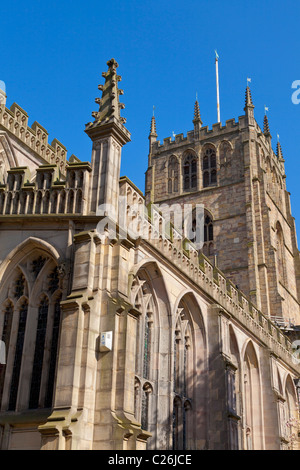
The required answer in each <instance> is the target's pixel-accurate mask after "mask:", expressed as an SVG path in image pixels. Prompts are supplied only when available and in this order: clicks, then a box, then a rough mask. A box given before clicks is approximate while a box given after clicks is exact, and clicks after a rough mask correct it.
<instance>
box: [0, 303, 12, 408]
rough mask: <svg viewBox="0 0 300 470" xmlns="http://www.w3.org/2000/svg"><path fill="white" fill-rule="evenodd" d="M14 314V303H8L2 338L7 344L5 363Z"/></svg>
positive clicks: (0, 378) (1, 376) (0, 380)
mask: <svg viewBox="0 0 300 470" xmlns="http://www.w3.org/2000/svg"><path fill="white" fill-rule="evenodd" d="M13 313H14V306H13V303H12V302H10V301H8V303H7V305H6V306H5V307H4V319H3V326H2V336H1V341H3V343H4V344H5V356H6V357H5V362H7V353H8V351H9V344H10V336H11V326H12V319H13ZM5 369H6V367H3V368H2V369H1V370H0V405H1V399H2V393H3V384H4V376H5Z"/></svg>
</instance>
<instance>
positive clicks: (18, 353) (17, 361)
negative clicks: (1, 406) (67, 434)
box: [8, 299, 28, 410]
mask: <svg viewBox="0 0 300 470" xmlns="http://www.w3.org/2000/svg"><path fill="white" fill-rule="evenodd" d="M27 313H28V300H27V299H26V300H24V301H23V302H22V304H21V306H20V308H19V311H18V314H19V325H18V332H17V338H16V350H15V357H14V363H13V370H12V379H11V383H10V394H9V404H8V409H9V410H15V408H16V403H17V396H18V389H19V379H20V371H21V363H22V356H23V346H24V337H25V329H26V322H27Z"/></svg>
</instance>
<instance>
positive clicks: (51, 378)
mask: <svg viewBox="0 0 300 470" xmlns="http://www.w3.org/2000/svg"><path fill="white" fill-rule="evenodd" d="M61 297H62V296H61V294H59V295H58V297H57V299H56V300H55V304H54V319H53V327H52V339H51V350H50V361H49V373H48V383H47V392H46V398H45V407H46V408H50V407H51V406H52V400H53V390H54V382H55V370H56V362H57V348H58V335H59V325H60V315H61V311H60V302H61Z"/></svg>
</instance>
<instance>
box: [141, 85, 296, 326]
mask: <svg viewBox="0 0 300 470" xmlns="http://www.w3.org/2000/svg"><path fill="white" fill-rule="evenodd" d="M193 123H194V129H193V130H191V131H189V132H187V135H186V137H184V136H183V134H178V135H176V136H175V139H174V140H171V138H170V137H168V138H165V139H164V140H163V143H161V142H159V141H158V140H157V134H156V131H155V133H154V132H153V129H156V123H155V120H154V118H152V122H151V132H150V136H149V139H150V146H149V158H148V160H149V164H148V169H147V172H146V200H147V201H148V202H150V201H151V202H153V203H155V204H180V205H181V206H184V205H185V204H192V205H193V206H196V204H203V205H204V208H205V218H206V222H205V230H204V246H203V249H202V251H203V253H204V254H205V255H206V256H208V257H209V258H210V259H211V260H214V262H216V264H217V266H218V267H219V268H220V269H221V270H222V271H223V272H224V273H225V274H226V276H227V277H228V278H229V279H230V280H231V281H232V282H233V283H234V284H235V285H238V287H239V288H240V289H241V290H242V291H243V292H244V293H245V294H246V295H247V296H248V297H249V298H250V299H251V300H252V301H253V302H254V303H255V304H256V305H257V306H258V308H260V309H262V310H263V311H264V312H265V313H266V314H267V315H269V316H271V317H279V318H286V319H289V320H290V321H291V322H294V323H297V324H299V322H300V317H299V300H300V283H299V282H300V278H299V272H300V271H299V269H300V265H299V251H298V248H297V239H296V232H295V224H294V219H293V217H292V215H291V208H290V197H289V193H288V191H287V188H286V174H285V168H284V158H283V154H282V150H281V146H280V144H279V143H278V144H277V151H276V153H275V152H274V151H273V149H272V137H271V134H270V129H269V123H268V119H267V116H266V115H265V117H264V125H263V130H261V128H260V126H259V125H258V123H257V122H256V121H255V119H254V105H253V101H252V97H251V92H250V88H249V87H247V89H246V99H245V107H244V115H242V116H240V117H239V118H238V120H237V121H235V120H234V119H232V120H228V121H226V124H225V125H224V126H222V125H221V123H217V124H214V125H213V126H212V129H209V128H208V127H207V126H206V127H203V126H202V120H201V117H200V110H199V103H198V101H196V103H195V111H194V119H193Z"/></svg>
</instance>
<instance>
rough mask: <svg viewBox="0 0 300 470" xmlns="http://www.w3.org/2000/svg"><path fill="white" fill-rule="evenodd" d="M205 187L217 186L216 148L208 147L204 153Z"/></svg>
mask: <svg viewBox="0 0 300 470" xmlns="http://www.w3.org/2000/svg"><path fill="white" fill-rule="evenodd" d="M202 171H203V187H204V188H207V187H208V186H211V185H215V184H217V158H216V151H215V149H214V148H211V147H208V148H206V149H205V151H204V155H203V161H202Z"/></svg>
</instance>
